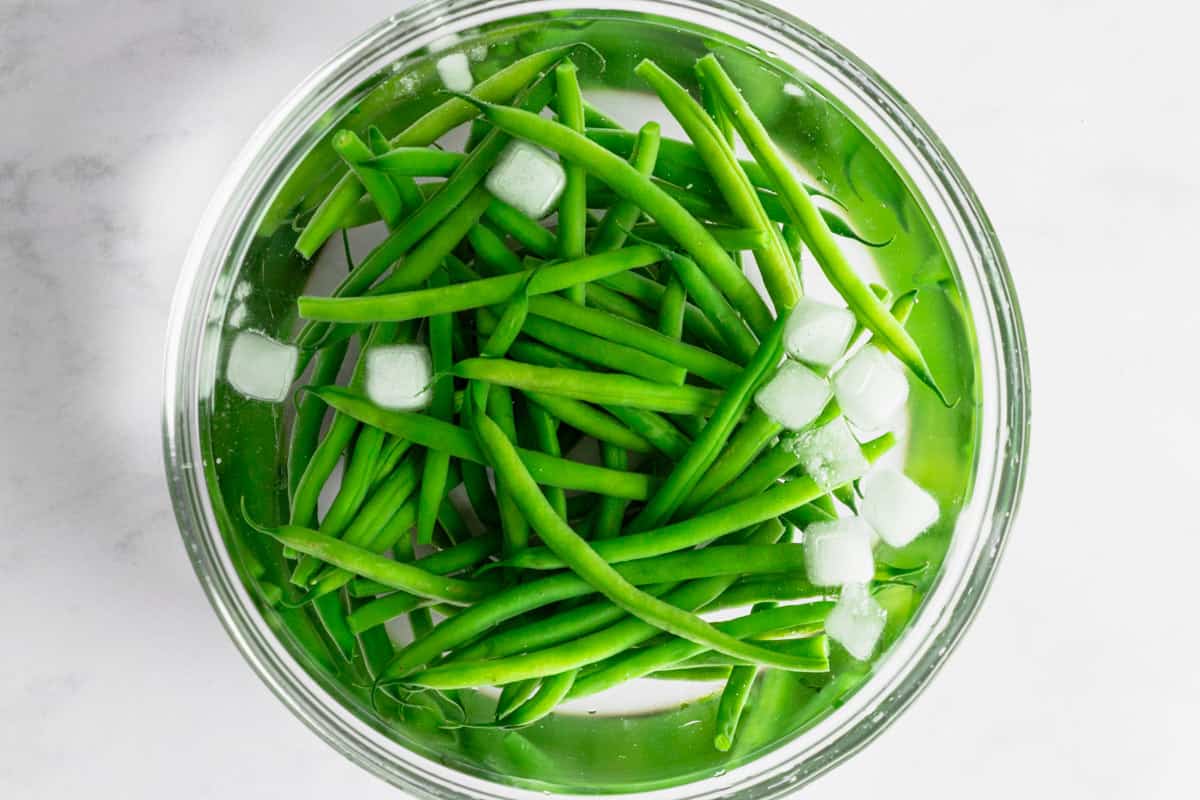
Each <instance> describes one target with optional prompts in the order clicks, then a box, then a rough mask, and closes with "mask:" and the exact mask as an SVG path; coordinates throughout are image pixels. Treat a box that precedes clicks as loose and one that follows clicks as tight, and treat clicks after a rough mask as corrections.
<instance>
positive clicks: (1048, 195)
mask: <svg viewBox="0 0 1200 800" xmlns="http://www.w3.org/2000/svg"><path fill="white" fill-rule="evenodd" d="M337 5H338V10H337V11H336V13H329V12H328V9H329V8H331V7H332V6H331V5H330V4H329V3H327V2H316V1H315V0H286V1H285V0H254V2H241V1H237V2H235V1H234V0H221V2H205V3H190V2H182V1H181V0H159V1H158V2H154V1H153V0H108V1H107V2H101V1H100V0H95V1H92V2H81V0H26V2H17V0H0V108H2V109H3V121H2V122H0V275H2V276H3V287H4V288H3V291H0V320H2V321H3V327H4V331H5V340H4V342H3V345H0V386H2V387H3V390H2V391H0V574H2V575H3V576H4V580H3V581H2V582H0V597H2V598H3V608H4V610H5V613H4V618H3V622H0V634H2V635H0V797H9V798H77V797H82V796H88V797H102V798H109V797H111V798H133V799H137V798H161V797H172V798H176V799H177V800H190V799H191V798H217V797H221V798H230V797H247V798H249V797H296V798H307V797H330V796H337V797H354V798H362V800H367V798H391V797H395V796H396V793H395V792H393V791H392V790H390V789H389V788H388V787H386V786H385V785H383V784H382V783H380V782H378V781H377V780H375V779H374V778H373V777H371V776H369V775H368V774H366V773H364V772H362V771H360V770H359V769H357V768H356V767H354V766H352V765H351V764H350V763H348V762H347V761H345V760H343V759H342V758H340V757H339V756H337V755H336V754H335V753H334V752H333V751H332V750H330V749H328V748H327V747H326V746H325V745H324V744H322V743H321V742H320V741H318V740H317V739H316V738H315V737H314V736H313V735H311V734H310V733H309V732H308V731H307V730H306V729H305V728H304V727H303V726H302V725H301V724H300V723H299V722H298V721H297V720H296V719H294V718H292V716H291V715H290V714H289V713H288V712H287V711H285V710H284V708H283V707H282V706H281V705H280V704H279V703H278V702H276V700H275V699H274V698H273V697H272V696H271V694H270V693H269V692H268V691H267V689H266V688H265V687H264V686H263V685H262V684H260V683H259V681H258V679H257V678H256V677H254V675H253V674H252V673H251V672H250V670H249V669H247V667H246V666H245V664H244V663H243V661H242V659H241V657H240V656H239V655H238V653H237V652H236V651H235V649H234V647H233V645H232V644H231V643H230V641H229V640H228V638H227V637H226V635H225V633H224V631H223V630H222V629H221V627H220V625H219V624H218V623H217V621H216V619H215V617H214V616H213V615H212V613H211V612H210V610H209V607H208V603H207V602H206V600H205V598H204V596H203V594H202V592H201V590H200V587H199V585H198V584H197V582H196V580H195V578H194V577H193V574H192V571H191V567H190V566H189V564H188V561H187V558H186V557H185V554H184V549H183V547H182V545H181V543H180V540H179V537H178V535H177V533H176V531H175V526H174V519H173V516H172V513H171V509H170V506H169V504H168V500H167V494H166V489H165V486H164V480H163V475H162V463H161V456H160V440H159V398H160V374H161V357H162V346H163V331H164V327H165V324H166V316H167V308H168V304H169V300H170V297H171V292H172V288H173V286H174V283H175V279H176V276H177V273H178V269H179V265H180V262H181V260H182V258H183V254H184V250H185V248H186V246H187V243H188V239H189V237H190V235H191V231H192V229H193V227H194V226H195V224H196V222H197V219H198V218H199V216H200V213H201V210H202V208H203V207H204V205H205V203H206V201H207V199H208V196H209V194H210V192H211V191H212V190H213V188H214V186H215V185H216V182H217V180H218V178H219V176H220V174H221V173H222V171H223V170H224V167H225V165H226V164H227V163H229V161H230V159H231V158H232V157H233V155H234V153H235V152H236V150H237V149H238V148H239V147H240V145H241V143H242V142H243V141H244V140H245V138H246V137H247V136H248V135H249V134H250V132H251V130H252V129H253V128H254V126H255V125H256V124H257V123H258V121H259V120H260V119H261V117H262V116H263V115H264V114H265V113H266V111H267V109H269V108H270V107H272V106H273V105H274V104H275V103H276V102H277V101H278V100H279V99H280V98H281V97H282V96H283V95H284V94H285V93H286V92H287V91H288V90H289V89H290V88H291V87H292V85H293V84H295V83H296V82H297V81H298V80H299V79H300V78H301V77H302V76H303V75H304V74H306V73H307V72H308V71H309V70H310V69H311V68H312V67H313V66H314V65H316V64H317V63H319V62H320V61H321V60H323V59H324V58H325V57H327V56H328V55H329V54H331V53H332V52H333V51H334V50H335V49H336V48H338V47H340V46H341V44H342V43H343V42H345V41H346V40H348V39H349V38H351V37H352V36H354V35H355V34H357V33H358V32H360V31H361V30H363V29H364V28H366V27H367V26H368V25H369V24H371V23H372V22H374V21H375V20H376V19H378V18H380V17H382V16H385V15H386V14H387V13H388V12H390V11H393V10H394V7H396V6H400V5H403V2H402V0H358V2H354V3H342V4H337ZM787 5H788V6H789V7H791V8H792V9H793V10H794V11H795V12H796V13H798V14H800V15H801V16H804V17H806V18H807V19H808V20H809V21H811V22H812V23H814V24H816V25H817V26H818V27H820V28H822V29H823V30H825V31H826V32H828V33H829V34H831V35H833V36H834V37H835V38H837V39H839V40H841V41H842V42H843V43H845V44H846V45H848V46H849V47H850V48H851V49H852V50H854V51H856V52H858V53H859V54H860V55H862V56H863V57H864V58H865V59H866V60H867V61H868V62H869V63H871V64H872V65H873V66H874V67H876V68H877V69H878V70H879V71H880V72H882V73H883V74H884V75H886V76H888V78H889V79H890V80H891V82H892V83H893V84H894V85H895V86H897V87H898V88H899V89H900V91H901V92H902V93H903V94H904V95H906V96H907V97H908V98H909V100H911V101H912V102H913V104H914V105H915V106H916V107H917V108H918V109H920V110H921V112H922V113H923V114H925V116H926V117H927V118H928V119H929V121H930V122H931V124H932V125H933V127H934V129H935V130H936V131H938V132H939V133H940V134H941V136H942V137H943V138H944V140H945V141H946V142H947V144H948V146H949V147H950V149H951V151H952V152H954V153H955V155H956V156H957V157H958V159H959V161H960V163H961V165H962V167H963V169H964V170H965V172H966V174H967V175H968V176H969V177H970V179H971V181H972V182H973V184H974V186H975V188H976V189H977V190H978V192H979V194H980V196H981V197H982V199H983V202H984V205H985V206H986V207H987V209H988V210H989V212H990V213H991V215H992V219H993V221H994V222H995V225H996V227H997V229H998V230H999V233H1000V237H1001V240H1002V241H1003V242H1004V243H1005V245H1006V248H1007V253H1008V256H1009V260H1010V262H1011V265H1012V269H1013V272H1014V274H1015V278H1016V283H1017V286H1018V290H1019V293H1020V298H1021V300H1022V302H1023V305H1024V311H1025V315H1026V322H1027V325H1028V333H1029V340H1030V347H1031V350H1032V358H1033V370H1034V371H1033V386H1034V408H1035V412H1034V418H1035V422H1034V437H1033V448H1032V454H1033V457H1032V462H1031V466H1030V470H1029V481H1028V487H1027V490H1026V495H1025V502H1024V507H1023V509H1022V513H1021V516H1020V520H1019V522H1018V525H1017V528H1016V531H1015V535H1014V536H1013V537H1012V541H1011V545H1010V548H1009V551H1008V554H1007V556H1006V559H1005V563H1004V564H1003V565H1002V569H1001V570H1000V574H999V577H998V579H997V581H996V584H995V587H994V590H993V592H992V595H991V597H990V598H989V601H988V603H987V604H986V605H985V608H984V610H983V612H982V613H981V615H980V616H979V619H978V621H977V623H976V624H975V625H974V627H973V628H972V630H971V631H970V632H969V634H968V635H967V637H966V638H965V640H964V641H963V643H962V645H961V647H960V648H959V650H958V652H956V653H955V654H954V656H953V657H952V658H951V659H950V661H949V663H948V664H947V666H946V667H945V669H944V671H943V672H942V674H941V675H940V676H939V677H938V679H937V680H936V681H935V682H934V683H933V685H932V686H931V688H930V689H929V690H928V691H927V692H926V693H925V695H924V696H923V697H921V698H920V700H919V701H918V702H917V703H916V704H915V706H914V707H913V708H912V709H911V710H910V711H909V712H908V713H907V714H905V715H904V716H903V718H902V719H901V720H900V721H899V722H897V723H896V724H895V725H894V726H893V727H892V728H891V729H890V730H888V731H887V732H886V733H885V734H884V735H883V736H882V737H881V738H880V739H879V740H878V741H877V742H876V743H874V744H872V745H871V746H870V747H869V748H868V749H867V750H866V751H865V752H864V753H863V754H862V755H860V756H858V757H857V758H855V759H854V760H853V761H852V762H850V764H849V765H847V766H844V767H842V768H840V769H838V770H836V771H835V772H834V773H832V774H831V775H829V776H828V777H826V778H824V779H822V780H820V781H819V782H818V783H817V784H815V785H814V786H812V788H811V789H810V790H808V791H806V792H805V796H806V797H810V798H838V799H839V800H840V799H841V798H846V797H865V796H868V794H869V793H874V792H877V791H878V790H879V789H880V787H882V786H884V785H886V786H887V787H888V793H889V796H891V797H896V798H909V797H911V798H918V797H922V798H943V797H945V798H951V797H960V796H963V795H964V794H969V796H971V797H974V798H979V800H987V799H988V798H998V799H999V798H1003V800H1010V798H1012V797H1014V796H1021V795H1031V794H1032V795H1033V796H1037V797H1080V798H1084V797H1086V798H1129V797H1137V798H1145V799H1150V798H1180V797H1184V796H1194V791H1195V788H1194V787H1195V778H1194V773H1195V771H1194V765H1193V764H1192V763H1191V759H1193V758H1194V757H1195V750H1196V746H1197V745H1200V736H1198V735H1197V733H1196V730H1197V728H1196V725H1195V718H1196V717H1197V715H1200V677H1198V675H1200V673H1198V672H1197V670H1196V669H1195V667H1194V664H1195V656H1196V655H1197V645H1196V639H1195V630H1196V615H1195V613H1194V611H1193V608H1194V607H1195V604H1196V601H1195V597H1196V595H1195V592H1194V590H1193V584H1192V579H1193V577H1194V575H1195V572H1196V569H1197V566H1198V565H1200V525H1198V524H1197V522H1196V515H1195V514H1191V513H1183V514H1181V513H1179V512H1178V511H1177V510H1176V503H1179V504H1180V507H1182V508H1184V509H1187V508H1189V507H1190V501H1189V500H1188V499H1187V498H1189V497H1193V498H1194V497H1195V495H1196V492H1197V486H1200V468H1198V467H1197V463H1198V462H1197V459H1196V457H1195V455H1194V452H1195V450H1196V449H1197V446H1198V445H1200V421H1198V418H1200V413H1198V412H1197V405H1196V389H1197V386H1198V383H1197V379H1196V355H1195V353H1196V350H1195V344H1194V343H1195V342H1196V341H1197V339H1198V334H1200V322H1198V320H1200V314H1197V312H1196V310H1195V309H1196V302H1197V298H1198V297H1200V278H1198V277H1197V276H1198V275H1200V266H1198V265H1197V263H1196V258H1195V250H1194V247H1192V246H1190V244H1188V243H1189V242H1190V239H1192V238H1193V237H1194V234H1195V231H1196V220H1197V219H1200V199H1198V198H1200V163H1198V162H1197V158H1196V155H1195V154H1196V149H1197V148H1196V145H1195V141H1194V139H1195V132H1196V129H1197V127H1198V123H1200V112H1198V111H1197V108H1198V104H1197V101H1196V88H1195V76H1196V75H1197V74H1200V70H1198V69H1197V57H1196V45H1195V41H1194V31H1195V22H1196V15H1195V12H1190V15H1189V16H1186V17H1185V16H1184V14H1185V13H1188V12H1185V11H1183V10H1180V9H1181V8H1182V6H1181V5H1179V4H1176V3H1172V2H1167V1H1166V0H1151V1H1150V2H1144V3H1141V4H1139V5H1138V6H1136V7H1131V6H1129V4H1127V3H1120V2H1116V1H1115V0H1103V1H1101V0H1093V1H1092V2H1082V1H1080V0H1056V2H1047V1H1046V0H1013V2H1009V3H992V4H986V5H981V4H977V3H958V2H953V0H909V2H904V3H894V2H857V3H800V2H790V3H787ZM1131 279H1136V280H1137V281H1138V282H1137V283H1134V282H1133V281H1132V280H1131ZM250 754H253V757H249V755H250ZM885 782H886V783H885Z"/></svg>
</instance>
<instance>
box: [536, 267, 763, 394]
mask: <svg viewBox="0 0 1200 800" xmlns="http://www.w3.org/2000/svg"><path fill="white" fill-rule="evenodd" d="M667 303H668V300H667V298H666V295H665V294H664V295H663V307H664V308H665V307H666V305H667ZM573 305H574V304H571V303H568V302H567V301H565V300H563V299H561V298H558V297H554V296H553V295H542V296H540V297H536V298H534V299H532V300H531V301H530V304H529V310H530V313H532V314H534V315H535V316H539V317H545V318H547V319H552V320H555V321H556V322H558V323H560V324H563V325H569V326H571V327H573V328H578V329H579V330H582V331H587V332H588V333H591V334H594V335H596V336H600V337H603V338H604V339H607V340H609V341H611V342H615V343H617V344H622V345H626V346H628V347H633V348H636V349H638V350H641V351H642V352H644V353H649V354H650V355H653V356H656V357H657V358H659V359H662V360H663V361H667V362H670V363H672V364H675V365H677V366H679V367H681V368H683V369H685V370H687V371H688V372H691V373H693V374H695V375H698V376H699V377H701V378H704V379H705V380H707V381H709V382H711V383H713V384H716V385H717V386H728V385H729V383H730V382H731V381H733V380H734V378H736V376H737V374H738V373H739V372H740V371H741V370H740V368H739V367H738V365H737V364H734V363H733V362H731V361H728V360H726V359H724V358H722V357H721V356H719V355H717V354H715V353H712V352H710V351H708V350H705V349H703V348H700V347H695V346H693V345H689V344H685V343H683V342H681V341H679V339H678V337H671V336H669V335H666V334H664V333H660V332H659V331H656V330H654V329H653V328H648V327H645V326H643V325H639V324H638V323H636V322H632V321H630V320H626V319H623V318H622V317H619V316H617V315H615V314H610V313H609V312H607V311H602V310H599V309H595V308H580V307H578V306H574V307H570V306H573ZM678 306H679V307H678V316H679V322H680V326H682V318H683V296H682V287H680V296H679V303H678Z"/></svg>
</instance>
